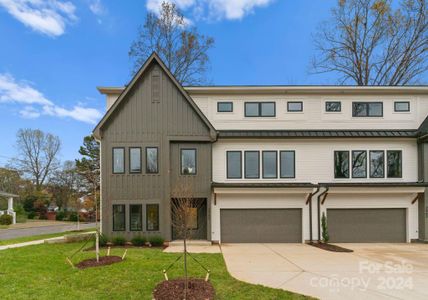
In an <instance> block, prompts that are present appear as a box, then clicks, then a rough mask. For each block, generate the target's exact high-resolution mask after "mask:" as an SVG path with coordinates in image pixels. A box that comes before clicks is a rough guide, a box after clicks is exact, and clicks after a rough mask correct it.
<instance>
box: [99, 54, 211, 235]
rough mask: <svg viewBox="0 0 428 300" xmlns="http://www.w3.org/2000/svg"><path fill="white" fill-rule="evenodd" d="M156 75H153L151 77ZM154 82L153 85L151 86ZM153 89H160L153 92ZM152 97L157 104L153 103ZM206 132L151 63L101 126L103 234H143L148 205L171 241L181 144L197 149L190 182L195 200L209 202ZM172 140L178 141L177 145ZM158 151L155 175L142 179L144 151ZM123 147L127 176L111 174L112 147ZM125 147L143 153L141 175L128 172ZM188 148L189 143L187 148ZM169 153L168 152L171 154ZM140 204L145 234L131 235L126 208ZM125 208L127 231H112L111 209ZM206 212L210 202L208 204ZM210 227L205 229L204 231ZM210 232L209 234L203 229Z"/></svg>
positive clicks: (209, 153)
mask: <svg viewBox="0 0 428 300" xmlns="http://www.w3.org/2000/svg"><path fill="white" fill-rule="evenodd" d="M153 75H154V76H153ZM152 80H154V81H155V82H154V84H153V83H152ZM152 86H154V87H155V88H159V90H158V91H153V90H152ZM153 97H155V99H153ZM211 140H212V138H211V137H210V128H209V127H208V126H207V124H206V123H205V122H204V121H203V120H202V119H201V117H200V115H198V114H197V113H196V111H195V110H194V108H193V107H192V105H191V104H190V103H189V102H188V100H187V99H186V97H185V96H184V95H183V94H182V92H181V91H180V89H179V88H178V87H177V86H176V84H175V83H174V82H173V81H172V80H171V78H170V77H169V76H168V74H167V73H166V72H165V71H164V69H162V68H161V66H160V65H159V64H158V63H157V61H156V60H152V62H151V63H150V65H148V66H147V68H146V71H145V72H143V73H142V74H141V76H140V78H138V79H137V81H135V82H134V84H133V86H132V87H131V89H130V90H129V91H128V93H127V94H126V95H125V97H124V98H123V99H122V101H121V102H120V103H118V105H117V106H116V107H115V109H114V111H113V112H112V113H111V115H110V117H109V118H108V119H107V121H106V122H105V123H103V124H102V140H101V153H102V230H103V233H105V234H107V235H112V234H120V235H124V236H126V237H128V238H130V237H132V235H134V234H135V235H137V234H146V233H147V232H146V207H145V204H147V203H157V204H159V206H160V218H159V219H160V230H159V231H158V232H150V234H160V235H162V236H163V237H164V238H165V239H166V240H170V239H171V222H170V219H171V214H170V209H171V208H170V191H171V190H172V187H173V186H174V185H175V184H178V183H179V182H180V180H181V179H182V178H181V176H180V173H179V172H180V170H179V165H178V164H179V162H180V153H179V151H178V152H177V150H178V149H179V147H180V146H181V145H182V144H181V143H185V142H191V143H192V144H191V145H192V146H194V147H195V148H197V149H198V161H197V163H198V173H197V175H195V176H194V177H193V178H192V179H191V180H188V182H190V183H191V184H192V185H193V188H194V189H195V191H197V196H198V197H203V198H207V200H208V201H209V200H210V199H209V198H210V183H211V158H210V156H211ZM174 141H179V143H175V142H174ZM152 146H154V147H158V149H159V150H158V151H159V152H158V159H159V173H158V174H146V173H145V169H146V165H145V164H146V162H145V148H146V147H152ZM113 147H125V148H126V151H125V173H124V174H113V173H112V148H113ZM129 147H141V149H142V173H141V174H130V173H129V152H128V148H129ZM186 147H187V143H186ZM171 150H172V151H171ZM133 203H138V204H143V205H144V206H143V232H130V231H129V206H128V204H133ZM113 204H126V205H127V206H126V229H127V230H126V231H125V232H118V233H117V232H114V233H113V232H112V226H113V224H112V205H113ZM207 204H208V205H207V206H208V207H209V206H210V205H209V202H208V203H207ZM208 227H209V226H208ZM207 231H208V233H209V232H210V229H208V230H207Z"/></svg>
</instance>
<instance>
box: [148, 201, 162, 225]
mask: <svg viewBox="0 0 428 300" xmlns="http://www.w3.org/2000/svg"><path fill="white" fill-rule="evenodd" d="M146 221H147V224H146V227H147V231H158V230H159V204H147V206H146Z"/></svg>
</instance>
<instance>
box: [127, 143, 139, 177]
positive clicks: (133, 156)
mask: <svg viewBox="0 0 428 300" xmlns="http://www.w3.org/2000/svg"><path fill="white" fill-rule="evenodd" d="M129 172H130V173H141V148H139V147H131V148H129Z"/></svg>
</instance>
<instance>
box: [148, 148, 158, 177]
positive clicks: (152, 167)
mask: <svg viewBox="0 0 428 300" xmlns="http://www.w3.org/2000/svg"><path fill="white" fill-rule="evenodd" d="M158 172H159V163H158V148H157V147H147V148H146V173H148V174H156V173H158Z"/></svg>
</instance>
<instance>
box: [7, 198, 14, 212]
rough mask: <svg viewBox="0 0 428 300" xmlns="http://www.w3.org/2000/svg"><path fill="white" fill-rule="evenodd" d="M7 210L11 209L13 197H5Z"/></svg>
mask: <svg viewBox="0 0 428 300" xmlns="http://www.w3.org/2000/svg"><path fill="white" fill-rule="evenodd" d="M7 210H8V211H13V197H9V198H8V199H7Z"/></svg>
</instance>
